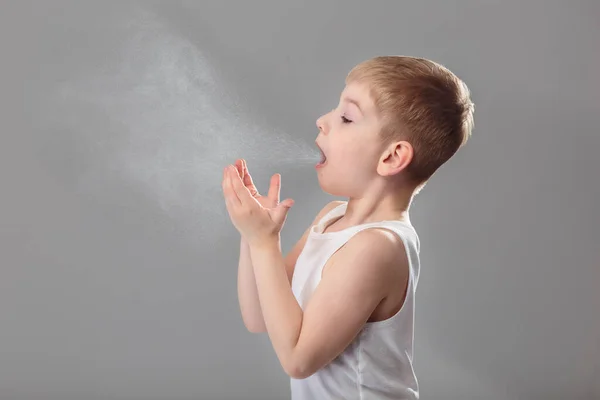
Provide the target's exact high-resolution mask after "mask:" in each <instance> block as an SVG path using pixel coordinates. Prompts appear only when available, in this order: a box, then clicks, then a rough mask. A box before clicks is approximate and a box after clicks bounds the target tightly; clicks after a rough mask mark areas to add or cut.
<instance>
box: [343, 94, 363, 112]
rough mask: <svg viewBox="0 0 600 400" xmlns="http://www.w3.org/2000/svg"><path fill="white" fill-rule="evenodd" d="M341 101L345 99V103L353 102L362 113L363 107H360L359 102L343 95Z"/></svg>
mask: <svg viewBox="0 0 600 400" xmlns="http://www.w3.org/2000/svg"><path fill="white" fill-rule="evenodd" d="M343 101H345V102H346V103H350V104H354V105H355V106H356V107H358V110H359V111H360V112H361V114H364V111H363V109H362V108H361V107H360V103H359V102H358V101H356V100H354V99H352V98H350V97H344V99H343Z"/></svg>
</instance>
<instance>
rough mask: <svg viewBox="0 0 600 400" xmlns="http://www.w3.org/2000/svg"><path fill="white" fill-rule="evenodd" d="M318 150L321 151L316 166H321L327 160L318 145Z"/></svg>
mask: <svg viewBox="0 0 600 400" xmlns="http://www.w3.org/2000/svg"><path fill="white" fill-rule="evenodd" d="M319 150H320V151H321V159H320V160H319V163H318V164H317V166H322V165H323V164H325V162H326V161H327V156H326V155H325V153H324V152H323V150H322V149H321V148H320V147H319Z"/></svg>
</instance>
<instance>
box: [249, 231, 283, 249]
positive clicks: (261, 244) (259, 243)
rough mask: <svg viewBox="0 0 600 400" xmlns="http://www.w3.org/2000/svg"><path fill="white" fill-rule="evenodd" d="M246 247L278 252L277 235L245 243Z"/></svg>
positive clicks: (278, 241)
mask: <svg viewBox="0 0 600 400" xmlns="http://www.w3.org/2000/svg"><path fill="white" fill-rule="evenodd" d="M247 243H248V246H250V248H251V249H254V250H259V251H263V250H275V249H276V250H279V246H280V240H279V234H277V235H273V236H267V237H264V238H261V239H258V240H253V241H247Z"/></svg>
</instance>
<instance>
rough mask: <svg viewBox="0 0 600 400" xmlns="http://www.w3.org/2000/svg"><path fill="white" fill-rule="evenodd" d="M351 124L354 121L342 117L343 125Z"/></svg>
mask: <svg viewBox="0 0 600 400" xmlns="http://www.w3.org/2000/svg"><path fill="white" fill-rule="evenodd" d="M350 122H352V121H350V120H349V119H348V118H346V117H344V116H343V115H342V123H344V124H349V123H350Z"/></svg>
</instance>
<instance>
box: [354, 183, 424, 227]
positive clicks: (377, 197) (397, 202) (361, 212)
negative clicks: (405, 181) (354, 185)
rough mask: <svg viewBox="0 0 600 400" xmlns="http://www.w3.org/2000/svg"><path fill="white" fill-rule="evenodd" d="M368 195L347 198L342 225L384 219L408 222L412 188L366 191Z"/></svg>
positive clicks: (412, 193)
mask: <svg viewBox="0 0 600 400" xmlns="http://www.w3.org/2000/svg"><path fill="white" fill-rule="evenodd" d="M366 193H369V194H368V195H364V196H362V197H350V198H348V206H347V208H346V213H345V214H344V217H343V220H344V225H349V226H353V225H358V224H364V223H369V222H377V221H384V220H405V221H407V222H409V221H410V220H409V215H408V214H409V208H410V205H411V202H412V199H413V195H414V190H413V189H412V188H402V189H400V190H397V191H395V192H393V193H383V192H377V190H372V191H371V190H369V191H366Z"/></svg>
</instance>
